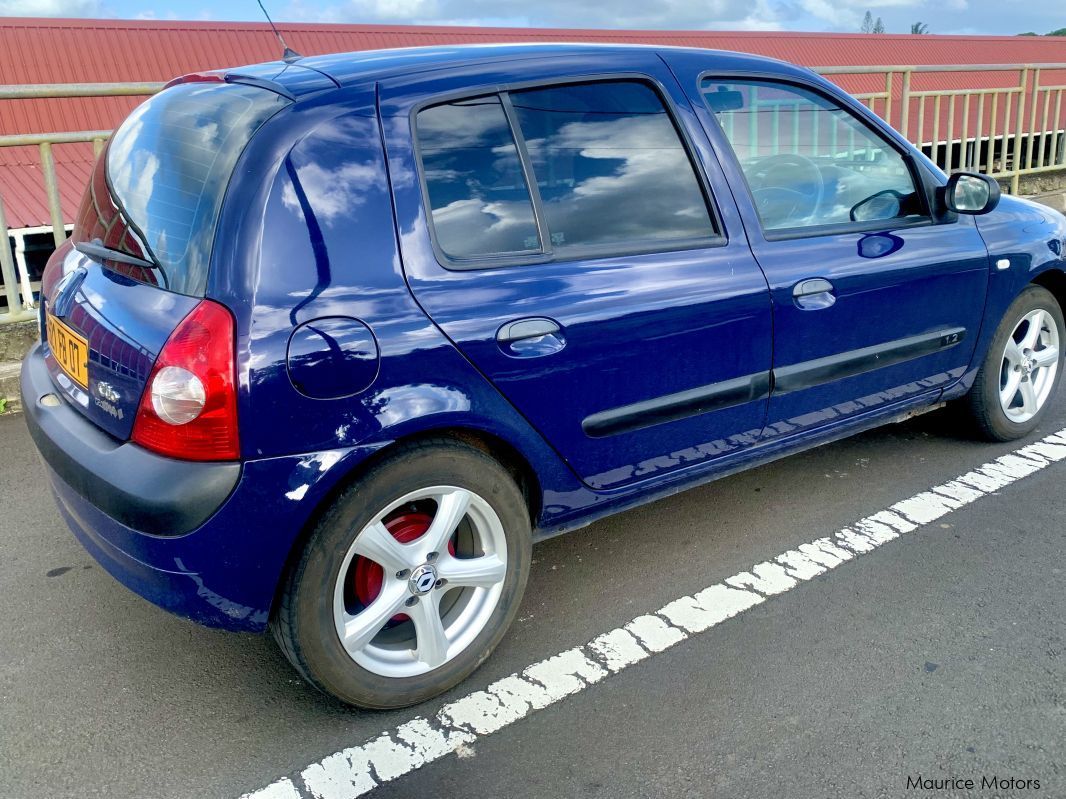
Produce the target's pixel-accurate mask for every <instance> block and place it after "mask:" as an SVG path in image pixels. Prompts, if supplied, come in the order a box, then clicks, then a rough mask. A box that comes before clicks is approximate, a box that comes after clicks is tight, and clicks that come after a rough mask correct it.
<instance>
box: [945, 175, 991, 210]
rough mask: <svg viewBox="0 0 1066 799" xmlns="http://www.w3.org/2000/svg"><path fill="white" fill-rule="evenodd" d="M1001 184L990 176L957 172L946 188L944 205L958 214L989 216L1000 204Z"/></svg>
mask: <svg viewBox="0 0 1066 799" xmlns="http://www.w3.org/2000/svg"><path fill="white" fill-rule="evenodd" d="M999 196H1000V190H999V183H998V182H997V181H996V180H995V179H993V178H990V177H989V176H988V175H977V174H974V173H972V172H956V173H955V174H954V175H952V176H951V177H950V178H948V184H947V185H946V186H945V187H944V205H946V206H947V208H948V210H949V211H953V212H955V213H957V214H972V215H974V216H977V215H979V214H987V213H988V212H989V211H991V210H992V209H993V208H995V207H996V205H998V204H999Z"/></svg>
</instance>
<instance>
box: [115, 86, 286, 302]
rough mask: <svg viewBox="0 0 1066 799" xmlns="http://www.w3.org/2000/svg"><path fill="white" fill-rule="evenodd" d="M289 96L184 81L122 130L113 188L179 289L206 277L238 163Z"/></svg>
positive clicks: (132, 117)
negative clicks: (262, 126)
mask: <svg viewBox="0 0 1066 799" xmlns="http://www.w3.org/2000/svg"><path fill="white" fill-rule="evenodd" d="M282 100H283V98H281V97H280V96H278V95H276V94H273V93H270V92H264V91H263V90H261V89H254V88H251V87H246V86H238V85H233V84H227V83H221V82H218V83H216V82H196V83H184V84H179V85H177V86H172V87H171V88H169V89H166V90H164V91H163V92H161V93H159V94H157V95H156V96H154V97H152V98H150V99H149V100H147V101H146V102H145V103H143V104H142V105H140V106H138V108H137V109H136V110H135V111H134V112H133V113H132V114H131V115H130V116H129V117H128V118H127V119H126V121H125V122H124V123H123V124H122V125H121V126H120V127H119V128H118V130H116V131H115V134H114V136H113V137H112V140H111V142H110V144H109V146H108V151H107V166H108V174H109V177H110V184H111V191H112V193H113V196H114V198H115V200H116V201H117V203H118V204H119V205H120V206H121V208H122V211H123V213H124V214H125V216H126V217H127V218H128V219H129V220H130V221H131V222H132V223H133V225H134V227H135V229H136V230H137V231H138V233H139V234H143V239H144V243H145V244H147V246H148V247H149V248H150V250H151V254H152V256H154V258H155V259H157V260H158V261H159V263H160V266H161V267H162V268H163V271H164V272H165V274H166V275H167V279H168V281H169V285H170V287H171V288H174V289H176V290H179V291H180V290H183V288H185V289H186V290H188V287H191V286H198V285H199V284H200V283H201V282H202V281H203V279H204V276H205V275H206V274H207V267H208V264H207V260H208V256H209V254H210V249H211V242H212V240H213V237H214V232H215V224H216V223H217V219H218V213H219V209H220V208H221V206H222V197H223V195H224V193H225V187H226V184H227V182H228V181H229V177H230V175H231V174H232V172H233V167H234V165H235V164H236V161H237V158H238V157H239V156H240V154H241V152H242V150H243V149H244V146H245V145H246V144H247V143H248V141H249V140H250V139H251V137H252V134H253V133H254V132H255V130H256V129H257V128H258V127H259V126H260V125H261V124H262V123H263V122H264V121H265V120H266V119H267V118H268V117H269V116H271V115H272V114H273V113H274V112H276V111H277V110H278V109H280V108H281V107H282V106H283V105H284V103H283V102H282Z"/></svg>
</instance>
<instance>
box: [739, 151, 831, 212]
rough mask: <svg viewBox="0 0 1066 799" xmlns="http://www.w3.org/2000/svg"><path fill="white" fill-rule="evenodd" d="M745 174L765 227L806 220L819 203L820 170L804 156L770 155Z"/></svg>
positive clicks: (822, 191) (820, 198)
mask: <svg viewBox="0 0 1066 799" xmlns="http://www.w3.org/2000/svg"><path fill="white" fill-rule="evenodd" d="M747 177H748V183H749V185H751V193H752V196H753V198H754V199H755V208H756V209H757V210H758V212H759V216H760V217H761V218H762V220H763V224H765V225H766V226H767V227H784V226H785V225H786V224H788V223H791V222H805V221H807V220H808V219H810V218H811V217H812V216H813V215H814V213H815V211H817V210H818V208H819V207H820V206H821V204H822V196H823V195H824V193H825V181H824V179H823V178H822V170H820V169H819V168H818V164H816V163H815V162H814V161H812V160H811V159H810V158H807V157H806V156H802V155H796V154H794V153H781V154H779V155H771V156H769V157H767V158H764V159H762V160H761V161H759V162H758V163H756V164H755V165H754V167H752V168H751V169H749V170H748V172H747Z"/></svg>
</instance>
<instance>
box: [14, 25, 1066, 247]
mask: <svg viewBox="0 0 1066 799" xmlns="http://www.w3.org/2000/svg"><path fill="white" fill-rule="evenodd" d="M278 27H279V29H280V30H281V31H282V33H283V35H284V36H285V39H286V41H287V42H288V43H289V44H290V45H291V46H292V47H293V48H295V49H296V50H298V51H299V52H300V53H303V54H304V55H317V54H321V53H333V52H344V51H353V50H374V49H381V48H386V47H412V46H418V45H435V44H436V45H439V44H446V43H452V44H455V43H489V42H551V41H586V42H618V43H639V44H660V45H678V46H687V47H706V48H717V49H725V50H740V51H744V52H750V53H756V54H759V55H767V56H772V57H774V58H781V59H784V60H787V61H793V62H796V63H799V64H804V65H807V66H851V65H856V64H869V65H889V64H997V63H998V64H1022V63H1056V62H1066V38H1049V37H1019V36H980V37H978V36H911V35H891V34H888V35H879V36H870V35H864V34H843V33H769V32H736V33H732V32H713V31H615V30H576V29H565V30H560V29H533V28H521V29H519V28H472V27H450V26H436V27H403V26H384V25H310V24H292V23H284V24H280V25H279V26H278ZM278 52H279V48H278V43H277V41H276V40H275V39H274V37H273V35H272V34H271V32H270V28H269V26H267V25H266V24H265V23H254V22H162V21H126V20H83V19H17V18H3V19H0V82H3V83H7V84H23V83H86V82H126V81H162V80H168V79H169V78H171V77H174V76H175V75H180V74H184V73H186V72H195V71H197V70H203V69H217V68H221V67H227V66H239V65H242V64H251V63H256V62H260V61H268V60H272V59H276V58H277V57H278ZM835 79H836V80H837V81H838V82H839V83H840V84H841V85H842V86H843V87H844V88H845V89H848V90H850V91H865V90H876V89H877V88H879V86H883V78H876V77H872V78H871V77H866V78H855V77H838V78H835ZM1014 79H1015V78H1014V77H1013V76H1010V75H1003V74H998V75H997V74H994V73H986V74H984V75H980V76H975V75H974V73H962V74H955V75H947V76H945V75H940V76H937V77H935V78H933V77H931V76H924V75H923V76H917V77H916V79H915V88H919V89H920V88H932V87H936V88H951V87H959V88H963V87H975V86H986V87H991V86H997V85H1007V84H1008V83H1010V82H1011V81H1013V80H1014ZM932 81H936V82H935V83H932ZM1061 82H1063V83H1066V76H1064V78H1063V80H1062V81H1061ZM137 102H138V100H137V99H136V98H127V97H113V98H77V99H62V100H8V101H0V134H12V133H35V132H52V131H70V130H104V129H111V128H113V127H114V126H115V125H116V124H118V122H120V121H121V120H122V118H123V117H125V116H126V114H128V113H129V111H130V110H131V109H132V108H133V107H134V106H135V105H136V104H137ZM5 149H6V150H7V152H5ZM12 149H13V148H0V194H2V196H3V199H4V204H5V209H6V211H7V217H8V224H9V225H10V226H11V227H24V226H30V225H40V224H47V223H48V220H49V215H48V210H47V205H46V204H45V202H44V191H43V189H41V188H38V187H39V186H40V183H39V182H37V181H39V177H40V176H39V167H38V166H37V164H38V161H37V157H36V153H35V152H34V151H32V150H31V151H30V152H29V153H26V152H25V151H22V152H19V153H15V152H12V151H11V150H12ZM19 149H21V148H19ZM56 157H57V162H58V167H57V169H58V172H59V176H60V184H61V187H62V188H61V194H62V197H63V213H64V216H65V217H66V218H67V219H68V220H69V219H71V218H72V217H73V214H74V211H75V208H76V205H77V198H78V197H79V196H80V193H81V188H82V186H83V185H84V183H85V179H86V174H87V170H88V165H89V164H90V163H91V160H92V153H91V149H90V148H89V147H87V146H84V147H83V146H75V145H65V146H59V147H57V148H56Z"/></svg>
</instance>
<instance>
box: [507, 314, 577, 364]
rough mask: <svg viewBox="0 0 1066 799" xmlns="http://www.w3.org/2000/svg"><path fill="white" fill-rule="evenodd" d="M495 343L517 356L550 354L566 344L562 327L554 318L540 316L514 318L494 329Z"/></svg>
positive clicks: (527, 356)
mask: <svg viewBox="0 0 1066 799" xmlns="http://www.w3.org/2000/svg"><path fill="white" fill-rule="evenodd" d="M496 343H497V344H498V345H499V347H500V349H501V350H503V351H504V352H505V353H506V354H508V355H512V356H514V357H517V358H532V357H536V356H538V355H551V354H552V353H553V352H558V351H559V350H561V349H562V348H563V347H564V346H566V339H565V338H563V329H562V327H560V326H559V323H558V322H556V321H555V320H554V319H547V318H545V317H542V316H534V317H527V318H526V319H515V320H514V321H513V322H507V323H506V324H504V325H502V326H501V327H500V329H499V330H497V331H496Z"/></svg>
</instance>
